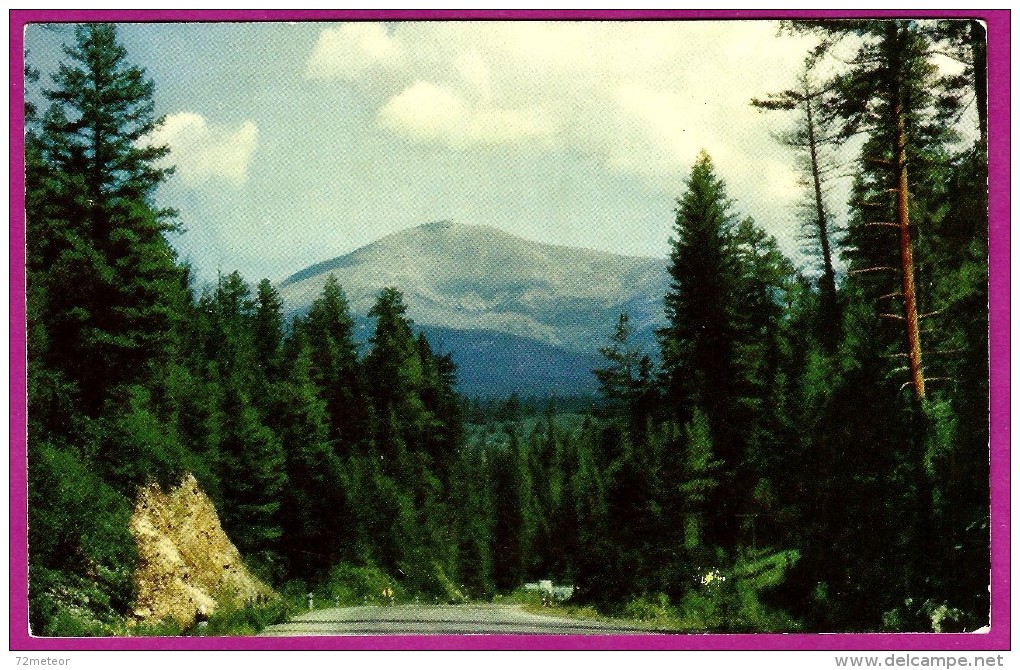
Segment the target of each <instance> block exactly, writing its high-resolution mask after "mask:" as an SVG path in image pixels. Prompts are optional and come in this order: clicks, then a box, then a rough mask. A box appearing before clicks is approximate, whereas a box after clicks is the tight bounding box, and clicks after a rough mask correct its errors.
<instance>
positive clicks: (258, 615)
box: [187, 599, 293, 637]
mask: <svg viewBox="0 0 1020 670" xmlns="http://www.w3.org/2000/svg"><path fill="white" fill-rule="evenodd" d="M292 615H293V609H292V607H291V605H290V603H288V602H287V601H286V600H285V599H278V600H275V601H273V602H271V603H269V604H268V605H245V606H244V607H221V608H219V609H217V610H216V612H215V613H214V614H212V616H210V617H209V619H208V621H205V622H202V623H198V622H196V623H195V624H194V625H192V627H191V628H190V629H189V630H188V631H187V634H188V635H196V636H217V637H219V636H244V635H258V634H259V633H261V632H262V631H263V630H265V629H266V627H268V626H273V625H275V624H279V623H285V622H287V621H289V620H290V618H291V616H292Z"/></svg>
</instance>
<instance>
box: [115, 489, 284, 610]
mask: <svg viewBox="0 0 1020 670" xmlns="http://www.w3.org/2000/svg"><path fill="white" fill-rule="evenodd" d="M131 534H132V535H134V538H135V542H136V543H137V545H138V564H137V567H136V568H135V574H134V582H135V589H136V599H135V604H134V607H133V614H134V616H135V617H136V618H137V619H138V620H140V621H147V622H154V621H162V620H165V619H168V618H169V619H173V620H175V621H176V622H177V623H178V624H180V625H181V626H182V627H188V626H190V625H191V624H192V623H194V622H195V620H196V618H199V619H200V618H204V617H206V616H209V615H211V614H212V613H213V612H215V611H216V610H217V609H218V608H220V607H224V606H227V607H240V606H243V605H245V604H247V603H257V602H267V601H269V600H271V599H273V598H275V597H276V596H275V594H274V593H273V591H272V589H270V588H269V587H268V586H266V585H265V584H264V583H262V582H261V581H259V580H258V579H257V578H255V577H254V576H253V575H252V574H251V573H250V572H248V570H247V568H245V566H244V564H243V563H242V561H241V554H240V553H239V552H238V551H237V548H236V547H235V546H234V545H233V544H232V543H231V541H230V538H228V537H227V535H226V533H224V532H223V528H222V527H221V526H220V520H219V517H218V516H217V514H216V509H215V507H214V506H213V503H212V501H211V500H210V499H209V497H208V496H206V495H205V493H204V492H203V491H202V490H201V488H199V485H198V482H197V481H196V480H195V478H194V477H193V476H191V475H187V476H185V477H184V478H183V480H182V481H181V483H180V484H179V485H178V486H177V487H175V488H172V489H170V490H169V491H167V492H164V491H163V490H162V489H161V488H160V487H159V486H158V485H156V484H150V485H148V486H146V487H144V488H142V489H141V490H140V491H139V493H138V499H137V501H136V503H135V510H134V514H133V515H132V516H131Z"/></svg>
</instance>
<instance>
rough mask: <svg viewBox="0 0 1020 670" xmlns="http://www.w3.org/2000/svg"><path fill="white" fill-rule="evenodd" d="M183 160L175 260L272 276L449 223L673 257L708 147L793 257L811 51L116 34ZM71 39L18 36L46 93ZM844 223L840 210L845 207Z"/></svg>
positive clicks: (771, 28)
mask: <svg viewBox="0 0 1020 670" xmlns="http://www.w3.org/2000/svg"><path fill="white" fill-rule="evenodd" d="M119 32H120V36H121V39H122V42H123V43H124V45H125V46H126V48H127V50H128V58H129V60H130V61H131V62H133V63H135V64H138V65H140V66H142V67H144V68H145V69H146V72H147V73H148V75H149V76H150V77H151V78H152V79H153V80H154V81H155V83H156V104H157V111H158V113H159V114H165V115H166V117H167V119H166V123H165V125H164V127H163V128H162V129H161V131H160V132H159V135H158V137H157V139H158V140H159V141H162V142H166V143H167V144H169V145H170V146H171V149H172V160H173V162H174V163H175V164H176V165H177V166H178V169H177V173H176V174H175V176H174V177H173V178H172V180H171V181H170V183H168V184H166V185H165V186H164V187H162V189H161V191H160V193H159V199H160V201H161V204H164V205H168V206H173V207H175V208H177V209H178V210H179V211H180V222H181V223H182V224H183V225H184V227H185V228H186V229H187V232H186V233H185V234H183V235H181V236H179V237H175V239H174V240H173V241H174V244H175V245H176V246H177V247H178V249H179V251H180V253H181V256H182V257H183V258H185V259H187V260H189V261H190V262H191V263H192V264H193V266H194V267H195V269H196V270H197V272H198V275H199V277H200V278H201V279H203V280H209V279H211V278H213V277H215V274H216V272H217V270H222V271H230V270H233V269H238V270H240V271H241V272H242V274H243V275H244V276H245V277H246V278H248V279H249V280H251V281H257V280H258V279H260V278H262V277H269V278H270V279H274V280H275V279H280V278H282V277H284V276H286V275H288V274H290V273H291V272H294V271H296V270H298V269H301V268H303V267H305V266H307V265H309V264H311V263H315V262H317V261H321V260H324V259H327V258H331V257H334V256H337V255H341V254H344V253H347V252H349V251H352V250H354V249H356V248H358V247H360V246H363V245H365V244H367V243H369V242H371V241H373V240H375V239H378V238H380V237H382V236H384V235H387V234H389V233H392V232H395V231H398V230H401V229H404V228H409V227H412V226H416V225H419V224H422V223H426V222H429V221H436V220H453V221H456V222H459V223H465V224H484V225H492V226H496V227H499V228H502V229H504V230H506V231H508V232H510V233H513V234H516V235H520V236H522V237H526V238H529V239H533V240H538V241H541V242H549V243H556V244H566V245H570V246H579V247H587V248H593V249H601V250H606V251H612V252H617V253H624V254H633V255H646V256H664V255H666V253H667V251H668V238H669V235H670V234H671V227H672V224H673V218H674V215H673V208H674V206H675V200H676V198H677V197H678V196H679V195H681V193H682V192H683V188H684V184H683V181H684V178H685V176H686V174H687V173H688V171H689V169H690V166H691V164H692V163H693V161H694V159H695V157H696V155H697V153H698V152H699V151H700V150H701V149H706V150H707V151H708V152H709V153H710V154H711V155H712V157H713V159H714V160H715V162H716V165H717V169H718V172H719V174H720V176H721V177H722V178H723V179H724V180H725V181H726V183H727V187H728V190H729V194H730V196H731V197H733V198H734V199H735V200H736V201H737V202H736V210H737V211H738V212H739V213H741V214H749V215H752V216H754V218H755V219H756V220H757V221H758V223H759V224H761V225H762V226H763V227H765V228H766V229H767V230H768V231H769V232H771V233H773V234H774V235H776V236H777V237H778V238H779V239H780V242H781V243H782V244H783V245H784V247H785V248H786V249H787V250H788V251H790V252H791V253H793V252H794V251H795V250H796V248H797V246H798V244H797V242H796V239H795V238H796V232H797V208H796V203H797V202H798V200H799V199H800V198H801V197H802V196H803V192H802V189H801V187H800V186H798V184H797V180H798V174H797V172H796V168H795V161H794V160H793V157H792V156H791V154H790V153H789V151H788V150H787V149H785V148H783V147H782V146H781V145H780V144H779V143H778V142H777V141H776V140H775V139H774V137H773V136H774V134H775V133H776V132H780V131H781V130H783V128H784V127H785V125H786V124H787V123H788V122H789V121H790V119H787V118H784V116H783V115H782V114H778V115H777V114H769V113H763V112H759V111H757V110H755V109H753V108H752V107H751V106H750V104H749V102H750V99H751V98H752V97H754V96H762V95H764V94H766V93H768V92H770V91H777V90H781V89H783V88H787V87H790V86H793V85H794V84H795V81H796V76H797V74H798V71H799V69H800V66H801V63H802V62H803V57H804V55H805V53H806V50H807V48H808V47H809V45H810V40H809V39H808V38H803V37H791V36H778V35H777V26H776V24H774V23H770V22H764V21H762V22H757V21H755V22H752V21H748V22H744V21H740V22H621V23H612V22H591V23H585V22H562V23H543V22H509V23H507V22H494V23H471V22H434V23H419V22H403V23H391V24H379V23H334V24H330V23H263V24H235V23H213V24H172V23H171V24H124V25H121V26H120V28H119ZM72 40H73V28H72V27H71V26H66V25H64V26H57V27H55V28H52V29H44V28H43V27H41V26H30V27H29V28H28V31H27V33H26V46H27V48H28V50H29V59H30V61H31V62H33V63H34V64H35V65H36V66H37V67H39V68H40V69H41V70H42V72H43V73H44V78H43V82H44V83H45V82H47V81H48V77H47V76H46V74H47V73H49V72H51V71H52V70H53V69H54V67H55V64H56V62H57V61H58V59H59V57H60V53H59V47H60V44H61V42H70V41H72ZM833 204H834V209H835V210H836V211H837V213H838V211H839V210H840V209H842V207H841V206H840V203H833Z"/></svg>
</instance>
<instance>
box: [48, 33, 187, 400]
mask: <svg viewBox="0 0 1020 670" xmlns="http://www.w3.org/2000/svg"><path fill="white" fill-rule="evenodd" d="M75 37H76V44H75V45H74V46H71V47H66V48H65V54H66V55H67V57H68V60H67V61H65V62H64V63H62V64H61V66H60V69H59V70H58V72H57V73H56V74H55V75H54V76H53V85H54V87H53V88H50V89H46V90H45V91H44V96H45V97H46V99H47V100H48V101H49V103H50V105H49V107H48V108H47V110H46V111H45V113H44V114H43V116H42V118H41V119H40V122H39V126H38V131H37V135H35V136H34V140H35V141H33V142H32V144H33V146H34V147H37V149H38V153H37V154H34V155H36V156H37V157H38V161H39V163H38V168H39V169H38V170H37V171H36V170H35V169H33V171H32V172H31V173H30V176H31V175H35V176H36V178H37V179H38V181H37V182H36V183H34V184H31V185H30V187H29V188H30V189H31V190H35V189H36V188H38V189H39V190H38V191H35V192H36V193H39V194H40V197H45V198H47V199H48V200H49V201H50V206H48V207H46V208H44V209H43V210H42V212H41V215H40V216H39V217H36V216H34V215H31V214H30V216H29V221H28V240H29V244H30V245H31V247H32V248H31V249H30V250H29V254H28V257H29V260H30V263H32V264H33V265H34V266H35V268H32V269H36V268H38V269H40V270H41V269H45V270H46V272H45V274H36V275H34V276H36V277H40V278H41V277H45V279H44V283H45V285H46V287H47V288H46V292H47V301H46V302H47V306H46V317H45V322H46V323H47V325H48V330H49V332H50V336H51V337H50V341H49V345H50V346H49V347H48V350H47V352H46V362H47V364H48V365H49V366H51V367H53V368H56V369H59V370H62V371H64V372H65V374H66V375H67V377H68V379H69V381H71V382H72V383H74V384H75V385H76V387H77V390H78V393H79V397H80V399H81V404H82V407H83V408H84V409H85V410H86V412H87V413H88V414H90V415H95V414H97V413H98V412H99V410H100V409H101V408H102V406H103V404H104V403H105V402H106V400H107V399H108V393H109V390H110V389H112V388H114V387H116V386H118V385H120V384H125V383H130V382H132V381H139V380H142V379H144V378H146V375H147V374H149V372H150V371H151V366H152V365H157V364H159V363H161V362H164V361H166V360H168V359H169V358H170V357H171V356H172V355H173V351H172V347H173V341H172V340H173V338H172V334H173V332H174V325H175V322H176V319H177V315H178V314H179V313H180V312H181V306H182V305H183V303H184V302H185V299H184V296H183V295H182V286H183V285H184V284H185V283H186V282H183V281H182V273H183V269H182V268H181V267H180V266H179V265H178V264H177V261H176V256H175V254H174V251H173V249H172V248H171V247H170V246H169V244H168V243H167V241H166V238H165V234H166V233H168V232H170V231H173V230H175V229H176V226H175V224H174V223H173V222H172V217H173V212H172V211H171V210H167V209H160V208H158V207H156V206H155V205H154V201H153V198H154V194H155V190H156V188H157V187H158V186H159V185H160V184H161V183H162V182H163V181H165V180H166V179H167V177H168V176H169V174H170V173H171V172H172V168H169V167H164V166H163V164H162V162H161V161H162V159H163V158H164V157H165V156H166V155H167V153H168V152H169V149H168V148H167V147H165V146H156V145H154V144H152V143H150V142H147V138H148V137H149V136H150V134H151V133H152V132H153V131H154V130H155V129H156V128H157V127H158V125H159V123H160V122H161V119H158V118H157V117H155V115H154V104H153V84H152V82H151V80H148V79H146V78H145V73H144V71H143V70H141V69H140V68H138V67H135V66H132V65H130V64H129V63H128V62H127V60H126V56H127V54H126V52H125V50H124V48H123V47H122V46H121V45H120V43H119V42H118V40H117V35H116V30H115V28H114V27H113V26H112V25H110V24H86V25H82V26H79V27H78V28H77V29H76V31H75ZM36 141H37V143H36ZM35 150H36V149H33V151H35ZM43 194H45V195H43Z"/></svg>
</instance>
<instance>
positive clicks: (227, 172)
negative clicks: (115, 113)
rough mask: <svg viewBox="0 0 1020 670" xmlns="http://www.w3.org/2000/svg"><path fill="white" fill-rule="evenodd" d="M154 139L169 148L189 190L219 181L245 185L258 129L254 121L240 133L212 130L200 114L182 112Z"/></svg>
mask: <svg viewBox="0 0 1020 670" xmlns="http://www.w3.org/2000/svg"><path fill="white" fill-rule="evenodd" d="M151 139H152V142H153V143H154V144H166V145H169V147H170V162H172V163H173V164H174V165H176V166H177V172H176V174H177V176H179V177H180V179H181V180H182V181H183V182H184V183H185V184H187V185H188V186H196V185H198V184H201V183H204V182H207V181H210V180H215V179H222V180H226V181H228V182H231V183H233V184H235V185H241V184H243V183H244V182H245V181H247V179H248V166H249V165H250V164H251V157H252V153H254V151H255V147H256V145H257V143H258V127H257V126H256V125H255V123H254V122H252V121H245V122H244V123H242V124H241V125H240V126H239V127H237V128H236V129H231V128H223V127H217V126H210V125H209V123H208V122H207V121H206V119H205V117H203V116H201V115H199V114H194V113H192V112H180V113H177V114H170V115H168V116H167V117H166V120H165V121H164V122H163V125H162V126H161V127H160V128H159V129H158V130H156V131H155V132H154V133H153V135H152V138H151Z"/></svg>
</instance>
